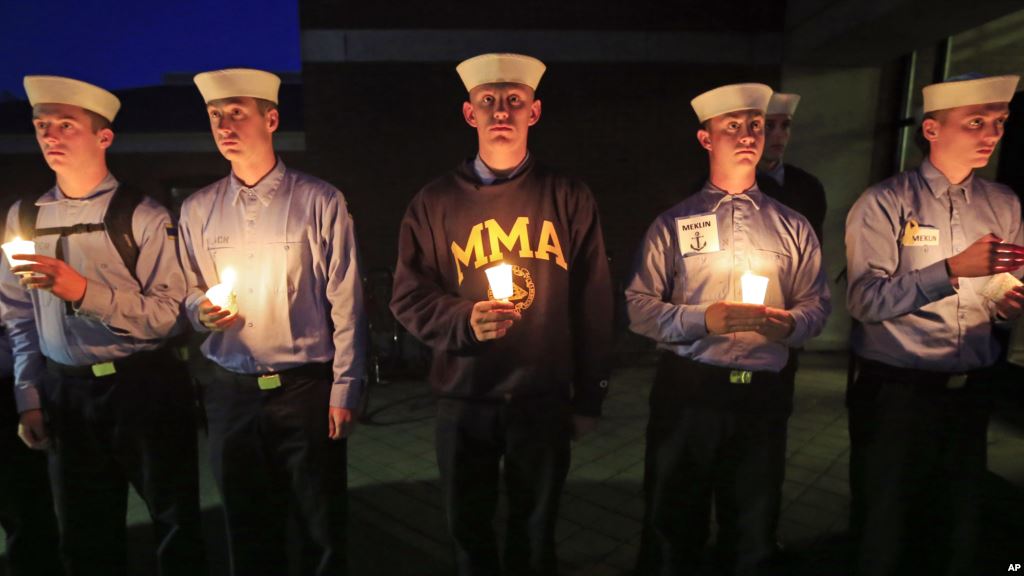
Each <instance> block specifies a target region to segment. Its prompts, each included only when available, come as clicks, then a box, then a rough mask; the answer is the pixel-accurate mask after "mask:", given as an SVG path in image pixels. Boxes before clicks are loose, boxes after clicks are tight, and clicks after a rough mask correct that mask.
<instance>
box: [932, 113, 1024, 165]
mask: <svg viewBox="0 0 1024 576" xmlns="http://www.w3.org/2000/svg"><path fill="white" fill-rule="evenodd" d="M1009 116H1010V105H1009V104H1008V103H1005V102H1002V103H995V104H977V105H974V106H960V107H958V108H950V109H948V110H940V111H939V112H938V113H936V114H935V117H934V118H926V119H925V121H924V122H923V123H922V126H921V130H922V132H923V134H924V137H925V139H926V140H928V142H929V143H930V145H931V152H930V155H931V156H937V157H939V158H940V159H941V160H942V161H944V162H946V163H952V164H957V165H960V166H964V167H969V168H982V167H984V166H985V165H986V164H988V160H989V158H990V157H991V156H992V152H994V151H995V149H996V144H998V143H999V140H1000V139H1002V137H1003V133H1004V132H1005V131H1006V120H1007V118H1009Z"/></svg>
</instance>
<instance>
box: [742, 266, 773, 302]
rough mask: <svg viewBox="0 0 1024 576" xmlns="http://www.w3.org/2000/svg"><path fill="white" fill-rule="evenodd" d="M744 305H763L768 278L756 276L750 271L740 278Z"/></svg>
mask: <svg viewBox="0 0 1024 576" xmlns="http://www.w3.org/2000/svg"><path fill="white" fill-rule="evenodd" d="M740 288H742V290H743V303H744V304H764V293H765V292H767V291H768V277H767V276H758V275H757V274H753V273H751V272H750V270H747V271H746V272H744V273H743V276H742V277H741V278H740Z"/></svg>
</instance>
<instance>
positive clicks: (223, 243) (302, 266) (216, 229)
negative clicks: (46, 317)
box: [180, 69, 366, 576]
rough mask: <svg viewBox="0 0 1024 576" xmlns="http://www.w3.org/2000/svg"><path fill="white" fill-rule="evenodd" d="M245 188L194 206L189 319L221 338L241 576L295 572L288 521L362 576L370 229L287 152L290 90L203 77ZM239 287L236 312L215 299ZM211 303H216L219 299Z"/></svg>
mask: <svg viewBox="0 0 1024 576" xmlns="http://www.w3.org/2000/svg"><path fill="white" fill-rule="evenodd" d="M195 83H196V86H197V87H198V88H199V92H200V93H201V94H202V96H203V100H204V101H205V102H206V113H207V116H208V117H209V121H210V130H211V132H212V133H213V138H214V141H215V142H216V144H217V148H218V150H220V153H221V154H222V155H223V156H224V158H226V159H227V160H228V161H229V162H230V163H231V174H230V175H228V176H227V177H225V178H223V179H221V180H219V181H217V182H215V183H213V184H211V185H210V186H207V187H206V188H203V189H202V190H199V191H198V192H196V193H195V194H193V195H192V196H190V197H189V198H188V199H186V200H185V203H184V204H183V205H182V207H181V222H180V229H181V235H180V238H181V240H180V252H181V257H182V259H183V261H184V265H185V277H186V279H187V281H188V296H187V298H186V300H185V310H186V314H187V315H188V318H189V320H191V322H192V324H193V326H194V327H195V328H196V329H197V330H200V331H204V332H210V336H209V337H208V338H207V339H206V342H204V344H203V346H202V351H203V354H204V355H205V357H206V358H207V359H209V360H210V363H209V374H206V375H205V376H204V377H203V380H204V382H205V387H204V388H205V389H204V395H203V399H204V404H205V407H206V415H207V420H208V422H209V431H210V432H209V434H210V459H211V463H212V468H213V472H214V476H215V478H216V480H217V484H218V487H219V488H220V492H221V497H222V499H223V501H224V516H225V520H226V527H227V534H228V545H229V550H230V555H231V573H232V574H233V575H235V576H249V575H252V574H268V575H269V574H286V573H287V571H288V559H287V555H286V552H287V543H288V538H287V534H286V527H287V526H288V524H289V522H288V517H289V512H291V513H293V515H294V517H295V518H297V519H298V521H299V523H300V524H301V530H300V533H301V534H302V536H303V537H304V538H305V539H306V540H307V542H306V545H305V548H304V549H306V550H310V551H311V552H310V554H309V556H308V557H306V558H304V559H303V560H304V561H306V562H309V563H311V564H312V565H311V566H309V571H310V572H311V573H315V574H317V575H327V574H332V575H333V574H342V573H345V572H346V571H347V566H346V563H347V552H346V538H345V523H346V482H347V476H346V466H347V461H346V438H347V437H348V436H349V434H350V433H351V431H352V428H353V426H354V425H355V415H354V413H355V411H356V409H357V408H358V406H359V402H360V397H361V395H362V393H363V386H364V369H363V367H364V354H365V350H366V342H365V338H366V330H365V317H364V313H363V295H362V283H361V276H360V274H359V259H358V257H357V253H356V240H355V229H354V225H353V222H352V217H351V216H350V215H349V213H348V208H347V205H346V203H345V197H344V196H342V194H341V192H339V191H338V190H337V189H336V188H335V187H334V186H331V185H330V184H328V183H326V182H324V181H323V180H320V179H317V178H314V177H312V176H309V175H307V174H304V173H302V172H299V171H297V170H293V169H291V168H287V167H285V165H284V162H282V160H281V159H280V158H279V157H277V155H276V154H275V153H274V145H273V136H274V132H275V131H276V130H277V129H278V126H279V125H280V112H279V111H278V108H277V104H278V88H279V87H280V83H281V81H280V79H279V78H278V77H277V76H275V75H273V74H271V73H269V72H264V71H262V70H251V69H229V70H216V71H212V72H203V73H201V74H197V75H196V77H195ZM225 283H227V284H229V285H230V286H231V287H230V288H229V289H227V290H226V292H230V293H232V294H233V295H232V296H231V297H229V298H228V302H230V304H229V303H228V302H226V301H224V300H218V301H217V302H212V301H211V297H210V296H207V290H209V289H210V288H211V287H214V286H215V285H218V284H221V285H223V284H225ZM211 293H212V292H211Z"/></svg>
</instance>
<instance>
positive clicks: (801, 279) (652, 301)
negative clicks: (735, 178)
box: [626, 182, 832, 372]
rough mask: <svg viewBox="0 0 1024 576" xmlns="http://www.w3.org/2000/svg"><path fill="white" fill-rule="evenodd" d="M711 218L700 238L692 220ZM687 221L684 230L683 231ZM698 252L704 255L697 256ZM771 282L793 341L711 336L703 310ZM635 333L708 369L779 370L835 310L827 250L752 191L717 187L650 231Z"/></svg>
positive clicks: (629, 291)
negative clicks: (757, 281) (825, 265)
mask: <svg viewBox="0 0 1024 576" xmlns="http://www.w3.org/2000/svg"><path fill="white" fill-rule="evenodd" d="M709 215H710V216H712V219H713V220H714V221H715V222H716V223H717V230H716V232H717V236H718V244H719V246H718V248H719V249H718V250H713V248H714V246H713V244H712V243H711V242H710V241H709V240H708V239H709V238H710V235H709V234H710V230H709V227H705V228H698V229H696V231H698V232H699V231H701V230H703V235H702V236H701V237H699V238H698V237H696V236H693V235H692V234H693V232H691V230H693V228H691V229H689V230H688V229H681V228H685V227H686V226H692V224H694V223H695V222H697V220H695V219H694V217H697V218H699V217H701V216H704V217H707V216H709ZM680 224H682V225H683V226H680ZM697 249H700V250H701V251H698V250H697ZM747 270H750V271H751V272H752V273H754V274H757V275H760V276H767V277H768V289H767V293H766V295H765V301H764V303H765V305H767V306H771V307H773V308H782V309H785V310H787V311H789V312H790V313H791V314H792V315H793V319H794V320H795V322H796V326H795V328H794V329H793V333H792V334H790V336H789V337H788V338H786V339H785V340H782V341H779V342H771V341H769V340H768V339H767V338H765V336H764V335H762V334H759V333H757V332H736V333H732V334H722V335H712V334H708V331H707V328H706V326H705V324H704V313H705V312H706V311H707V309H708V306H710V305H711V304H713V303H715V302H719V301H722V300H730V301H735V302H740V301H742V294H741V288H740V287H741V284H740V277H741V276H742V275H743V273H744V272H746V271H747ZM626 305H627V312H628V314H629V326H630V329H631V330H633V331H634V332H636V333H637V334H641V335H643V336H647V337H648V338H651V339H652V340H654V341H655V342H657V345H658V348H660V349H662V350H668V351H670V352H673V353H675V354H677V355H679V356H682V357H684V358H689V359H691V360H695V361H697V362H701V363H704V364H712V365H715V366H725V367H730V368H738V369H743V370H764V371H769V372H778V371H780V370H781V369H782V368H783V366H785V364H786V360H787V359H788V357H789V348H790V347H798V346H800V345H801V344H803V343H804V341H806V340H807V339H809V338H812V337H814V336H816V335H818V333H820V332H821V329H822V327H823V326H824V325H825V319H826V318H827V317H828V314H829V312H830V311H831V309H832V308H831V303H830V293H829V290H828V285H827V283H826V280H825V272H824V270H823V269H822V267H821V248H820V247H819V246H818V240H817V238H815V235H814V230H812V229H811V225H810V224H809V223H808V222H807V220H806V219H805V218H804V217H803V216H801V215H800V214H799V213H797V212H796V211H794V210H791V209H789V208H787V207H785V206H783V205H782V204H780V203H778V202H776V201H775V200H773V199H771V198H769V197H768V196H765V195H764V194H763V193H761V191H760V190H759V189H758V188H757V186H756V185H755V186H754V187H753V188H751V189H750V190H747V191H746V192H745V193H743V194H737V195H730V194H727V193H726V192H724V191H722V190H719V189H717V188H715V187H714V186H712V185H711V183H710V182H708V183H706V184H705V185H704V188H702V189H701V191H700V192H698V193H697V194H694V195H693V196H690V197H689V198H687V199H686V200H684V201H682V202H680V203H679V204H677V205H676V206H674V207H673V208H671V209H669V210H668V211H666V212H664V213H662V214H661V215H660V216H658V218H657V219H656V220H655V221H654V223H653V224H651V226H650V228H649V229H648V230H647V235H646V237H645V238H644V242H643V246H641V248H640V252H639V256H638V259H637V262H636V263H635V266H634V271H633V275H632V277H631V278H630V279H629V283H628V284H627V286H626Z"/></svg>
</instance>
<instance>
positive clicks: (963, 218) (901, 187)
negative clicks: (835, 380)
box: [846, 160, 1024, 372]
mask: <svg viewBox="0 0 1024 576" xmlns="http://www.w3.org/2000/svg"><path fill="white" fill-rule="evenodd" d="M909 222H914V223H916V224H917V225H918V230H919V232H924V233H926V234H925V236H930V237H933V235H934V234H936V233H937V234H938V239H937V242H931V241H923V240H922V241H914V240H913V239H911V241H910V243H909V244H904V242H903V236H904V232H905V231H906V229H907V226H908V223H909ZM989 232H991V233H993V234H995V235H996V236H999V237H1000V238H1002V239H1003V240H1005V241H1007V242H1012V243H1014V244H1024V231H1022V229H1021V216H1020V200H1019V199H1018V198H1017V196H1016V195H1015V194H1014V193H1013V191H1012V190H1010V189H1009V188H1008V187H1006V186H1003V185H1001V184H996V183H994V182H989V181H987V180H984V179H982V178H980V177H978V176H977V175H974V174H972V175H971V176H970V177H969V178H968V179H967V180H965V181H964V182H963V183H961V184H960V185H957V186H953V185H951V184H950V183H949V180H947V179H946V177H945V176H943V175H942V173H941V172H939V171H938V170H937V169H936V168H935V167H934V166H933V165H932V163H931V162H929V161H928V160H925V161H924V163H922V164H921V167H920V168H919V169H917V170H910V171H907V172H903V173H901V174H897V175H896V176H893V177H892V178H889V179H888V180H885V181H883V182H880V183H879V184H876V185H874V186H872V187H870V188H868V189H867V190H866V191H865V192H864V194H862V195H861V197H860V198H859V199H858V200H857V202H856V203H855V204H854V205H853V208H851V209H850V213H849V214H848V215H847V218H846V260H847V266H848V271H847V273H848V276H849V287H848V293H847V300H846V301H847V306H848V307H849V309H850V315H851V316H853V317H854V318H856V319H857V320H859V321H860V325H859V326H856V327H855V328H854V330H853V335H852V341H851V346H852V347H853V350H854V351H855V352H856V353H857V354H858V355H860V356H862V357H864V358H868V359H870V360H875V361H878V362H884V363H886V364H889V365H892V366H899V367H903V368H916V369H922V370H935V371H943V372H965V371H968V370H972V369H976V368H982V367H985V366H990V365H992V364H993V363H995V361H996V359H997V358H998V356H999V346H998V344H997V343H996V341H995V339H994V338H993V336H992V323H993V321H994V318H995V307H994V305H993V304H992V302H991V301H990V300H988V299H986V298H985V297H983V296H982V295H981V292H982V289H983V288H984V286H985V283H986V282H988V280H989V278H988V277H983V278H960V280H959V281H960V289H959V290H956V289H954V288H953V285H952V283H951V282H950V280H949V275H948V273H947V271H946V263H945V261H946V258H949V257H951V256H954V255H955V254H958V253H960V252H962V251H963V250H964V249H965V248H967V247H968V246H970V245H971V244H972V243H973V242H974V241H975V240H977V239H978V238H981V237H982V236H984V235H986V234H988V233H989ZM919 236H920V237H921V238H923V237H924V236H921V235H920V234H919ZM1016 275H1017V276H1019V275H1020V273H1019V272H1018V273H1017V274H1016Z"/></svg>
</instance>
